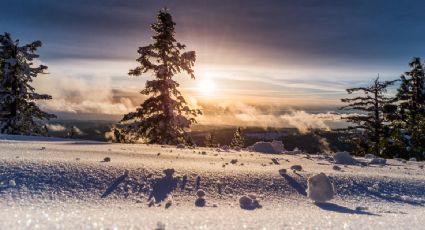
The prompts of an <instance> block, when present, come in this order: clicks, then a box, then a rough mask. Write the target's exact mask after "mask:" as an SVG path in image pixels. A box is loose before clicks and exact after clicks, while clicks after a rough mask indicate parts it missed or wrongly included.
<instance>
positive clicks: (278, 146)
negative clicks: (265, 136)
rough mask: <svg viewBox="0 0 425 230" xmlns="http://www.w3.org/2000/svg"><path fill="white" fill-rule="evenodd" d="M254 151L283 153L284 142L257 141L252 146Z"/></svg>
mask: <svg viewBox="0 0 425 230" xmlns="http://www.w3.org/2000/svg"><path fill="white" fill-rule="evenodd" d="M251 149H252V151H255V152H260V153H272V154H275V153H282V152H283V150H284V149H283V143H282V141H273V142H264V141H260V142H256V143H255V144H254V145H253V146H251Z"/></svg>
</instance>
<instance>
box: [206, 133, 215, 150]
mask: <svg viewBox="0 0 425 230" xmlns="http://www.w3.org/2000/svg"><path fill="white" fill-rule="evenodd" d="M204 143H205V146H206V147H210V148H214V147H217V146H218V144H217V138H216V135H215V130H213V131H211V132H210V133H208V134H207V135H206V136H205V141H204Z"/></svg>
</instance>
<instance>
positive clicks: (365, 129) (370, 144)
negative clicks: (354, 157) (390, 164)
mask: <svg viewBox="0 0 425 230" xmlns="http://www.w3.org/2000/svg"><path fill="white" fill-rule="evenodd" d="M394 82H395V81H384V82H380V81H379V76H378V77H377V78H376V79H375V80H374V82H373V84H372V85H371V86H369V87H359V88H350V89H347V92H348V94H353V93H357V92H360V93H362V94H363V95H360V96H357V97H353V98H343V99H341V101H342V102H344V103H348V105H346V106H343V107H341V108H340V109H342V110H348V111H351V112H354V113H352V114H349V115H347V116H345V117H342V119H344V120H346V121H348V122H349V123H351V124H353V125H350V126H348V127H347V128H346V129H343V131H345V132H346V134H348V135H347V136H348V137H349V138H348V139H347V141H348V142H350V143H352V144H354V145H356V148H357V150H356V153H357V154H358V155H364V154H367V153H373V154H375V155H377V156H385V157H388V156H386V155H385V153H384V151H383V150H384V146H386V145H387V144H386V143H387V142H388V137H389V133H390V130H389V129H390V127H389V126H388V125H387V121H386V119H385V114H384V108H385V106H386V105H388V104H390V103H392V102H393V101H394V99H393V98H391V97H388V96H386V92H387V87H388V86H390V85H392V84H394Z"/></svg>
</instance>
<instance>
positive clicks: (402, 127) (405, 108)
mask: <svg viewBox="0 0 425 230" xmlns="http://www.w3.org/2000/svg"><path fill="white" fill-rule="evenodd" d="M409 66H410V68H411V69H410V71H407V72H405V73H404V74H403V75H402V76H401V77H400V78H401V85H400V88H399V89H398V92H397V96H396V99H397V105H398V109H397V112H396V117H395V119H394V120H393V122H394V123H395V125H396V126H397V127H398V131H399V132H398V135H397V136H396V139H397V138H398V139H399V140H401V141H402V142H403V143H404V144H405V149H406V150H407V153H408V155H409V157H416V158H418V159H425V156H424V154H425V127H424V124H425V71H424V68H425V67H424V64H423V63H421V59H420V58H418V57H415V58H413V60H412V61H411V62H410V63H409Z"/></svg>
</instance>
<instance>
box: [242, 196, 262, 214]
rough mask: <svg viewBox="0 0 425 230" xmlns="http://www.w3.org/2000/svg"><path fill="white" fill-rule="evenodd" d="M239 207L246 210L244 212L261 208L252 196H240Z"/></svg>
mask: <svg viewBox="0 0 425 230" xmlns="http://www.w3.org/2000/svg"><path fill="white" fill-rule="evenodd" d="M239 206H240V207H241V208H242V209H246V210H254V209H256V208H261V205H260V203H259V202H258V200H257V197H256V196H255V195H252V194H250V195H247V196H241V197H240V198H239Z"/></svg>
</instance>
